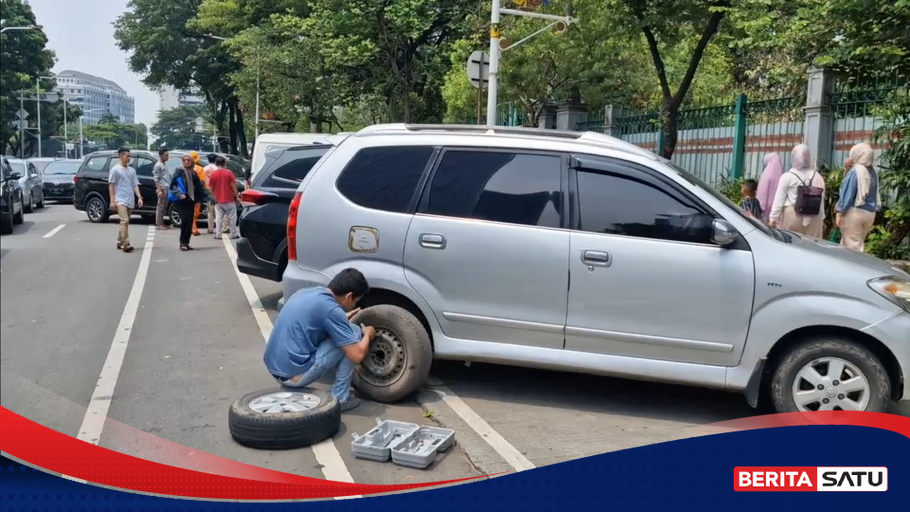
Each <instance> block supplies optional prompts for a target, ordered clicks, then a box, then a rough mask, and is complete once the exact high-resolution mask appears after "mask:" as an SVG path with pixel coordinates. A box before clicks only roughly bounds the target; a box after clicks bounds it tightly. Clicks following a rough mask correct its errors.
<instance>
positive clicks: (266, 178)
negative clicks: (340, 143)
mask: <svg viewBox="0 0 910 512" xmlns="http://www.w3.org/2000/svg"><path fill="white" fill-rule="evenodd" d="M326 151H328V148H317V149H287V150H284V151H281V150H279V151H275V152H272V153H269V154H268V155H266V161H265V165H264V166H263V167H262V171H260V172H259V173H257V176H256V178H257V179H256V183H255V184H254V186H256V187H277V188H295V189H296V188H297V185H299V184H300V182H302V181H303V179H304V178H306V175H307V174H308V173H309V172H310V170H311V169H312V168H313V166H314V165H316V162H318V161H319V159H320V158H322V155H324V154H325V153H326Z"/></svg>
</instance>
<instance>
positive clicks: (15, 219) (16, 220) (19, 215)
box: [13, 198, 25, 224]
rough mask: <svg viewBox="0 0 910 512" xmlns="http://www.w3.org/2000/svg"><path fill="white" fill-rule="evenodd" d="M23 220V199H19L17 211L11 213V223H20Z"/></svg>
mask: <svg viewBox="0 0 910 512" xmlns="http://www.w3.org/2000/svg"><path fill="white" fill-rule="evenodd" d="M23 222H25V199H24V198H22V199H20V200H19V213H17V214H15V215H13V224H22V223H23Z"/></svg>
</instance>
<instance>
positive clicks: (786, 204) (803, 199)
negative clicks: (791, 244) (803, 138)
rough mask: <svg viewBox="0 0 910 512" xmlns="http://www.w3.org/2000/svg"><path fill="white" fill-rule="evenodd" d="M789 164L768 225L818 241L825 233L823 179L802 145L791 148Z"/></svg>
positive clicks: (779, 186) (781, 180)
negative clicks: (790, 164)
mask: <svg viewBox="0 0 910 512" xmlns="http://www.w3.org/2000/svg"><path fill="white" fill-rule="evenodd" d="M792 163H793V167H792V168H791V169H790V170H789V171H787V172H785V173H784V175H783V176H781V177H780V182H779V183H778V184H777V193H776V194H775V196H774V205H773V206H772V207H771V215H770V216H769V220H770V225H771V226H772V227H779V228H781V229H786V230H788V231H793V232H796V233H802V234H804V235H808V236H812V237H815V238H821V237H822V236H823V234H824V230H825V178H824V177H823V176H822V175H821V174H818V173H817V172H816V171H815V167H814V166H813V165H812V155H811V154H810V153H809V146H806V145H805V144H800V145H798V146H796V147H795V148H793V153H792Z"/></svg>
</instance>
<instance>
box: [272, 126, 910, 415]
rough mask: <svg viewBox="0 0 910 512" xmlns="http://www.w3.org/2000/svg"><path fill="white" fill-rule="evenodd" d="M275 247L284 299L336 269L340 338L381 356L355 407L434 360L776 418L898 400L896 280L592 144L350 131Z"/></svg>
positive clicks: (901, 369)
mask: <svg viewBox="0 0 910 512" xmlns="http://www.w3.org/2000/svg"><path fill="white" fill-rule="evenodd" d="M288 247H289V250H288V265H287V268H286V269H285V271H284V275H283V279H282V288H283V291H284V297H285V298H287V297H289V296H290V295H291V294H293V293H294V292H296V291H297V290H299V289H301V288H303V287H308V286H316V285H319V286H324V285H326V284H327V283H328V282H329V280H330V279H331V278H332V277H333V276H334V275H335V274H336V273H337V272H339V271H340V270H341V269H343V268H346V267H356V268H358V269H360V270H361V271H362V272H363V273H364V274H365V275H366V277H367V279H368V280H369V282H370V285H371V291H370V292H369V294H368V295H367V296H366V297H365V298H364V299H363V300H362V301H361V302H362V304H361V305H362V306H363V307H364V308H365V309H364V310H363V311H362V312H361V313H360V315H361V318H355V319H354V320H353V321H354V322H358V323H359V322H366V323H370V324H372V325H374V326H375V327H376V329H377V331H378V332H379V333H380V335H379V336H377V338H376V339H374V341H373V342H372V344H371V346H370V352H369V353H368V354H367V356H366V358H365V359H364V361H363V363H362V364H361V369H360V370H358V373H357V376H356V379H355V388H356V389H358V391H359V392H360V393H361V394H363V395H365V396H368V397H372V398H373V399H375V400H381V401H394V400H398V399H401V398H403V397H404V396H405V395H407V394H409V393H411V392H413V391H414V390H416V389H417V388H418V387H419V386H420V385H421V384H422V383H423V381H424V379H425V378H426V376H427V372H428V371H429V365H430V360H431V359H432V358H433V357H436V358H439V359H455V360H467V361H481V362H490V363H498V364H508V365H517V366H528V367H541V368H549V369H556V370H567V371H574V372H587V373H596V374H605V375H613V376H619V377H627V378H633V379H642V380H654V381H666V382H673V383H679V384H688V385H696V386H704V387H712V388H720V389H727V390H732V391H739V392H742V393H744V394H745V396H746V398H747V401H748V402H749V403H750V404H751V405H752V406H756V404H757V403H758V400H759V397H760V396H766V397H767V398H768V399H769V402H770V403H771V404H773V406H774V408H775V409H776V410H777V411H779V412H786V411H814V410H866V411H886V410H888V409H889V407H890V405H891V402H892V400H904V401H906V400H910V387H908V386H907V385H906V378H907V375H908V372H910V342H908V340H910V338H908V333H910V275H908V274H907V273H906V272H903V271H901V270H898V269H897V268H895V267H893V266H891V265H889V264H888V263H886V262H884V261H882V260H879V259H877V258H874V257H872V256H869V255H867V254H864V253H860V252H856V251H851V250H847V249H845V248H842V247H840V246H838V245H835V244H832V243H830V242H827V241H824V240H818V239H814V238H808V237H805V236H802V235H798V234H796V233H792V232H788V231H783V230H779V229H774V228H770V227H768V226H766V225H764V224H763V223H761V222H760V221H756V220H754V219H751V218H749V217H747V216H746V215H744V214H743V213H742V211H741V210H740V209H739V208H738V206H737V205H736V204H734V203H732V202H731V201H730V200H728V199H727V198H725V197H724V196H723V195H721V194H720V193H718V192H717V191H715V190H713V189H712V188H711V187H710V186H708V185H706V184H705V183H703V182H702V181H700V180H698V179H697V178H696V177H694V176H692V175H691V174H689V173H688V172H686V171H684V170H683V169H681V168H680V167H678V166H677V165H676V164H674V163H672V162H670V161H667V160H665V159H663V158H660V157H658V156H656V155H654V154H652V153H650V152H648V151H646V150H644V149H641V148H638V147H636V146H633V145H631V144H629V143H626V142H623V141H621V140H618V139H615V138H612V137H609V136H606V135H603V134H595V133H590V132H588V133H580V132H560V131H550V130H547V131H541V130H536V129H519V128H504V127H495V128H491V127H487V126H414V125H385V126H374V127H370V128H366V129H364V130H362V131H360V132H358V133H357V134H356V135H354V136H351V137H349V138H347V139H346V140H344V141H343V142H342V143H341V144H340V145H338V146H337V147H336V148H335V149H334V150H333V151H332V153H331V154H330V155H329V156H327V157H326V158H325V159H324V160H322V161H321V163H320V164H318V165H317V166H316V167H315V168H314V169H313V170H312V171H310V173H309V174H308V175H307V177H306V178H305V179H304V181H303V183H301V185H300V187H298V189H297V193H296V194H295V196H294V199H293V200H292V201H291V205H290V207H289V223H288ZM832 276H833V277H832ZM371 306H376V307H375V308H370V307H371Z"/></svg>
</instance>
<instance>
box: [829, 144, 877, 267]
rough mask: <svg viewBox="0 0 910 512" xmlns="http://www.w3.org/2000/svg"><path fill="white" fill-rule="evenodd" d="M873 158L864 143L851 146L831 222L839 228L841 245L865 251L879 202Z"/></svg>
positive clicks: (869, 147)
mask: <svg viewBox="0 0 910 512" xmlns="http://www.w3.org/2000/svg"><path fill="white" fill-rule="evenodd" d="M874 161H875V155H874V154H873V153H872V146H870V145H869V144H866V143H862V144H857V145H855V146H853V147H852V148H851V149H850V158H849V159H848V160H847V162H848V165H849V164H851V163H852V168H851V169H850V170H849V171H847V174H846V176H844V182H843V183H842V184H841V186H840V200H839V201H838V202H837V208H836V210H837V216H836V217H835V218H834V224H835V225H836V226H837V227H838V228H840V232H841V239H840V243H841V245H843V246H844V247H846V248H848V249H853V250H856V251H864V250H865V243H866V236H867V235H868V234H869V232H870V231H872V224H873V223H874V222H875V212H877V211H878V209H879V208H881V204H882V197H881V192H880V190H879V187H878V172H876V170H875V168H874V167H872V163H873V162H874Z"/></svg>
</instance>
